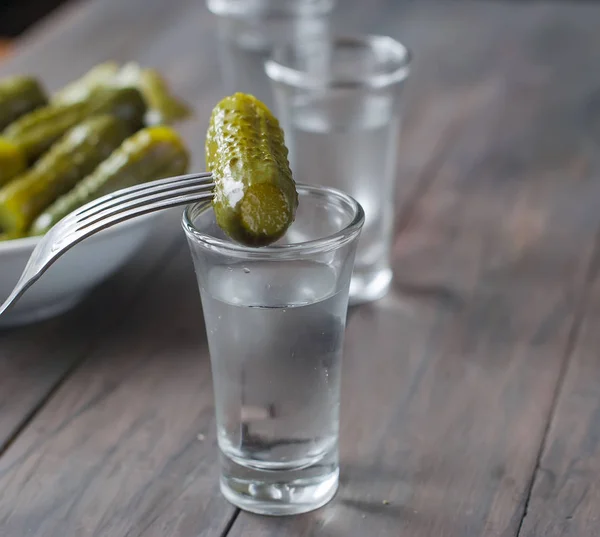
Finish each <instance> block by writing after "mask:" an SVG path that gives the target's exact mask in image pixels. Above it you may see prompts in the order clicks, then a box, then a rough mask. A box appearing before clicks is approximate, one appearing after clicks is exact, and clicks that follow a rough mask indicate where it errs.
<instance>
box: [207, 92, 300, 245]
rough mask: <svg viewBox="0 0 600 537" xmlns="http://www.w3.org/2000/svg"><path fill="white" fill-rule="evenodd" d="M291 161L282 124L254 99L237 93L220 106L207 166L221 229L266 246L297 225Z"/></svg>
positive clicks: (240, 239) (213, 123)
mask: <svg viewBox="0 0 600 537" xmlns="http://www.w3.org/2000/svg"><path fill="white" fill-rule="evenodd" d="M287 156H288V150H287V147H286V146H285V142H284V136H283V131H282V129H281V127H280V126H279V122H278V121H277V119H276V118H275V117H274V116H273V114H272V113H271V112H270V110H269V109H268V108H267V107H266V106H265V105H264V104H263V103H262V102H261V101H259V100H258V99H256V98H255V97H254V96H252V95H247V94H243V93H235V94H234V95H231V96H229V97H225V98H224V99H223V100H221V101H220V102H219V103H218V104H217V105H216V106H215V108H214V109H213V111H212V114H211V118H210V124H209V128H208V132H207V136H206V166H207V169H208V170H209V171H210V172H212V174H213V178H214V181H215V190H214V199H213V208H214V212H215V217H216V220H217V224H218V225H219V226H220V227H221V229H223V231H225V233H227V234H228V235H229V236H230V237H231V238H232V239H234V240H236V241H238V242H240V243H242V244H246V245H248V246H266V245H268V244H270V243H273V242H275V241H276V240H277V239H279V238H281V237H282V236H283V235H284V233H285V232H286V230H287V229H288V227H289V226H290V225H291V224H292V222H293V221H294V218H295V214H296V208H297V206H298V194H297V192H296V186H295V183H294V180H293V178H292V172H291V170H290V166H289V162H288V158H287Z"/></svg>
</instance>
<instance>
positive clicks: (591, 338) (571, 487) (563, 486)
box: [519, 250, 600, 537]
mask: <svg viewBox="0 0 600 537" xmlns="http://www.w3.org/2000/svg"><path fill="white" fill-rule="evenodd" d="M598 255H600V250H597V251H596V257H595V260H594V264H593V265H592V267H591V270H590V273H589V280H590V282H592V284H593V285H592V286H591V288H590V289H589V291H588V295H587V297H586V299H587V300H586V304H585V307H582V311H581V314H582V315H585V320H584V322H583V325H582V329H581V333H574V334H573V341H574V351H573V358H572V360H571V361H570V362H569V364H568V369H567V371H566V373H565V377H564V381H563V383H562V385H561V389H560V392H559V397H558V399H557V404H556V410H555V412H554V415H553V419H552V421H551V423H550V425H549V429H548V434H547V439H546V441H545V445H544V450H543V453H542V454H541V457H540V461H539V464H538V466H537V469H536V474H535V481H534V483H533V487H532V492H531V497H530V499H529V501H528V505H527V512H526V515H525V518H524V520H523V524H522V527H521V531H520V532H519V536H522V537H534V536H538V535H544V536H545V537H559V536H560V537H571V536H572V537H592V536H596V535H598V525H599V524H600V520H599V515H598V502H599V501H600V491H599V489H598V483H599V482H600V446H599V442H598V439H599V438H600V436H599V433H598V431H599V430H600V403H599V398H598V393H599V391H600V360H599V355H598V348H600V335H599V334H598V329H597V327H598V322H599V321H600V280H599V279H598V268H599V265H598V260H599V258H598ZM576 336H578V337H576Z"/></svg>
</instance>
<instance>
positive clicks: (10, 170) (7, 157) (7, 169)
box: [0, 138, 27, 186]
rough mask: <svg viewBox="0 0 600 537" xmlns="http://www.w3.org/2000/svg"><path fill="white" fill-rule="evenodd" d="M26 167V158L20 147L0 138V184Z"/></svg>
mask: <svg viewBox="0 0 600 537" xmlns="http://www.w3.org/2000/svg"><path fill="white" fill-rule="evenodd" d="M26 169H27V159H26V158H25V152H24V151H23V150H22V149H21V147H20V146H18V145H17V144H15V143H14V142H10V141H8V140H5V139H3V138H0V186H2V185H3V184H4V183H6V182H8V181H9V180H10V179H12V178H13V177H14V176H15V175H18V174H20V173H23V172H24V171H25V170H26Z"/></svg>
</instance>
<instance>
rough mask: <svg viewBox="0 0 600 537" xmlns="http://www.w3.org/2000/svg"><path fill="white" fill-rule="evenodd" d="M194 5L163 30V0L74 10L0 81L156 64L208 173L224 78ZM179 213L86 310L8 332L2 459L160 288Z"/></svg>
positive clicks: (6, 68) (196, 160)
mask: <svg viewBox="0 0 600 537" xmlns="http://www.w3.org/2000/svg"><path fill="white" fill-rule="evenodd" d="M188 4H189V3H188ZM188 4H186V3H183V2H180V3H179V4H178V5H177V8H172V9H171V8H170V9H169V10H168V11H169V13H168V14H165V15H164V16H162V17H158V18H159V19H161V18H162V20H163V22H164V23H165V25H166V26H164V27H160V26H158V25H157V24H156V18H157V16H158V13H159V12H160V10H161V9H163V10H164V4H162V3H160V2H154V3H152V2H145V3H144V8H143V9H141V8H139V6H137V7H138V9H133V6H131V4H129V5H128V7H124V5H123V4H122V3H121V2H120V1H119V0H115V1H113V2H112V4H111V3H109V2H93V3H87V4H83V5H82V6H81V7H80V6H79V5H76V6H75V7H76V8H77V9H73V8H71V7H69V8H68V9H67V10H64V13H61V14H60V17H58V18H52V19H51V20H49V21H48V22H47V23H45V24H44V26H43V27H41V28H40V29H37V30H33V31H32V32H31V33H30V34H29V35H28V37H26V39H25V40H24V41H23V43H22V44H21V45H19V47H17V49H16V51H15V53H14V54H13V55H12V56H11V57H10V58H9V59H8V60H7V61H6V62H3V64H2V66H1V68H0V76H3V75H5V74H9V73H24V72H28V73H29V72H30V73H35V74H38V75H39V76H40V77H41V78H42V79H43V80H44V82H45V83H46V85H47V86H48V87H49V88H50V89H56V88H58V87H60V86H61V85H62V84H64V83H66V82H68V81H69V80H71V79H73V78H75V77H77V76H80V75H81V74H82V73H84V72H85V71H86V70H87V69H89V68H90V67H92V66H93V65H94V64H95V63H96V62H98V61H102V60H106V59H109V58H115V59H117V60H120V61H128V60H136V61H140V62H142V63H144V62H145V63H146V64H149V65H154V66H156V67H158V68H159V69H161V71H162V72H164V73H165V75H166V76H167V77H168V79H169V81H170V82H172V84H173V86H174V87H175V89H176V91H177V92H179V93H180V94H182V95H183V96H184V97H185V98H186V99H187V100H188V101H189V102H190V103H192V104H193V106H194V107H195V110H196V112H197V114H198V118H197V119H196V120H195V121H192V122H190V123H189V124H185V125H182V126H181V127H180V131H181V132H182V134H183V136H184V137H185V139H186V141H187V142H188V145H189V147H191V148H194V151H193V160H192V169H202V168H203V158H204V156H203V149H202V148H203V144H202V143H201V140H202V139H203V133H204V132H205V129H206V122H207V119H205V118H207V117H208V113H209V111H210V109H211V107H212V104H213V102H214V101H215V100H216V99H217V98H218V95H219V81H218V79H216V78H215V77H205V76H203V73H204V69H206V68H207V67H208V69H209V70H210V67H211V65H212V52H213V51H212V49H211V46H210V43H208V44H207V43H205V41H204V40H205V39H207V38H206V36H205V34H203V33H202V32H204V31H205V30H206V28H207V27H208V26H209V24H210V22H209V21H208V20H207V18H206V17H203V16H202V6H201V8H200V13H197V12H194V11H193V10H192V11H188V10H187V9H186V8H187V7H189V6H188ZM111 6H112V9H111ZM161 6H162V7H161ZM114 11H116V12H118V15H116V14H114ZM111 13H112V14H113V15H112V16H110V14H111ZM186 15H187V16H186ZM174 21H179V24H178V26H177V27H173V26H169V24H170V23H173V22H174ZM107 25H108V26H107ZM107 27H110V28H112V29H113V30H114V32H115V34H116V35H117V36H127V37H128V39H129V41H126V40H123V39H122V37H116V38H114V39H108V38H107V32H106V28H107ZM131 28H136V33H135V36H137V37H135V36H132V32H131ZM180 30H181V31H182V32H183V36H182V37H180V38H179V39H178V40H175V41H174V40H173V36H176V35H178V32H179V31H180ZM108 33H110V32H108ZM200 36H204V37H200ZM134 37H135V38H134ZM157 43H158V45H157ZM169 43H172V48H170V49H168V44H169ZM179 46H181V47H182V50H183V51H186V53H185V54H183V53H181V52H180V51H179V50H178V48H177V47H179ZM165 47H167V49H166V50H165ZM198 51H203V52H202V53H198ZM59 57H60V61H59V60H58V58H59ZM200 118H202V119H200ZM180 214H181V210H180V209H177V210H175V211H173V212H171V213H170V214H169V215H167V216H166V217H164V218H161V219H159V223H158V224H157V227H156V231H155V233H153V235H152V237H151V238H150V240H149V241H148V242H147V243H146V245H145V246H143V247H142V249H141V251H140V252H139V253H138V254H137V255H136V256H135V257H134V258H133V259H132V260H131V262H130V263H129V264H128V265H127V266H126V267H125V268H124V269H123V270H122V271H121V272H120V273H119V274H117V275H116V276H115V277H113V278H111V279H110V281H108V282H107V283H106V284H105V285H103V286H101V287H100V288H99V289H98V290H97V291H96V292H95V293H93V294H92V295H91V296H90V297H89V298H88V299H87V300H86V301H85V302H84V303H83V304H82V305H81V307H78V308H76V309H75V310H74V311H72V312H70V313H68V314H66V315H65V316H62V317H60V318H56V319H53V320H51V321H48V322H45V323H40V324H37V325H33V326H27V327H23V328H20V329H16V330H10V331H8V330H5V331H2V332H0V453H2V451H3V449H4V448H5V446H6V444H7V443H9V442H10V440H11V439H12V437H13V436H14V435H15V434H16V433H17V432H18V431H19V430H20V428H21V427H22V426H23V424H25V423H26V422H27V420H28V419H29V418H30V417H31V416H32V415H33V414H34V413H35V412H36V411H37V409H38V408H39V406H40V405H42V404H43V403H44V401H45V400H46V398H47V397H48V396H49V395H50V394H51V393H52V390H53V389H54V387H55V386H56V385H57V383H59V382H60V381H61V380H62V379H63V378H64V377H65V375H67V374H68V373H69V372H70V371H71V370H72V369H73V368H74V367H75V366H76V365H77V364H78V363H79V362H81V361H82V360H83V359H85V357H86V356H87V355H88V354H89V352H90V350H91V349H93V348H94V347H95V346H96V345H97V342H98V341H100V340H103V339H106V338H107V337H110V327H111V326H112V325H114V324H115V323H119V322H120V320H121V319H122V318H124V317H125V316H126V315H128V313H129V311H130V305H131V304H132V303H135V300H136V297H138V296H139V295H140V294H141V293H142V292H146V291H145V290H147V289H148V288H151V287H152V286H151V281H152V278H153V276H154V275H155V273H156V272H157V271H159V270H160V267H161V265H163V264H164V262H165V260H166V257H168V253H169V252H170V251H171V249H172V248H173V245H174V241H179V242H180V243H181V242H182V241H183V234H182V232H181V228H180V225H179V219H180Z"/></svg>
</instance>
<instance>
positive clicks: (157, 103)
mask: <svg viewBox="0 0 600 537" xmlns="http://www.w3.org/2000/svg"><path fill="white" fill-rule="evenodd" d="M100 87H113V88H124V87H132V88H136V89H138V90H139V91H140V92H141V94H142V97H143V98H144V101H145V102H146V105H147V107H148V110H147V112H146V116H145V123H146V124H147V125H158V124H170V123H175V122H177V121H180V120H183V119H187V118H189V117H191V115H192V110H191V108H190V107H189V106H188V105H187V104H186V103H185V102H184V101H182V100H181V99H179V98H178V97H176V96H175V95H173V94H172V93H171V90H170V88H169V86H168V84H167V82H166V81H165V79H164V78H163V77H162V76H161V74H160V73H159V72H158V71H157V70H156V69H148V68H146V69H143V68H142V67H140V66H139V65H138V64H137V63H133V62H131V63H127V64H125V65H124V66H123V67H119V65H118V64H117V63H115V62H105V63H101V64H98V65H96V66H95V67H93V68H92V69H90V70H89V71H88V72H87V73H86V74H85V75H83V76H82V77H81V78H79V79H77V80H75V81H74V82H71V83H70V84H68V85H67V86H65V87H64V88H63V89H62V90H60V91H59V92H58V93H56V94H55V95H54V96H53V97H52V102H53V103H55V104H68V103H73V102H77V101H81V100H83V99H86V98H88V97H89V95H90V93H91V92H92V91H94V90H96V89H97V88H100Z"/></svg>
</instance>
